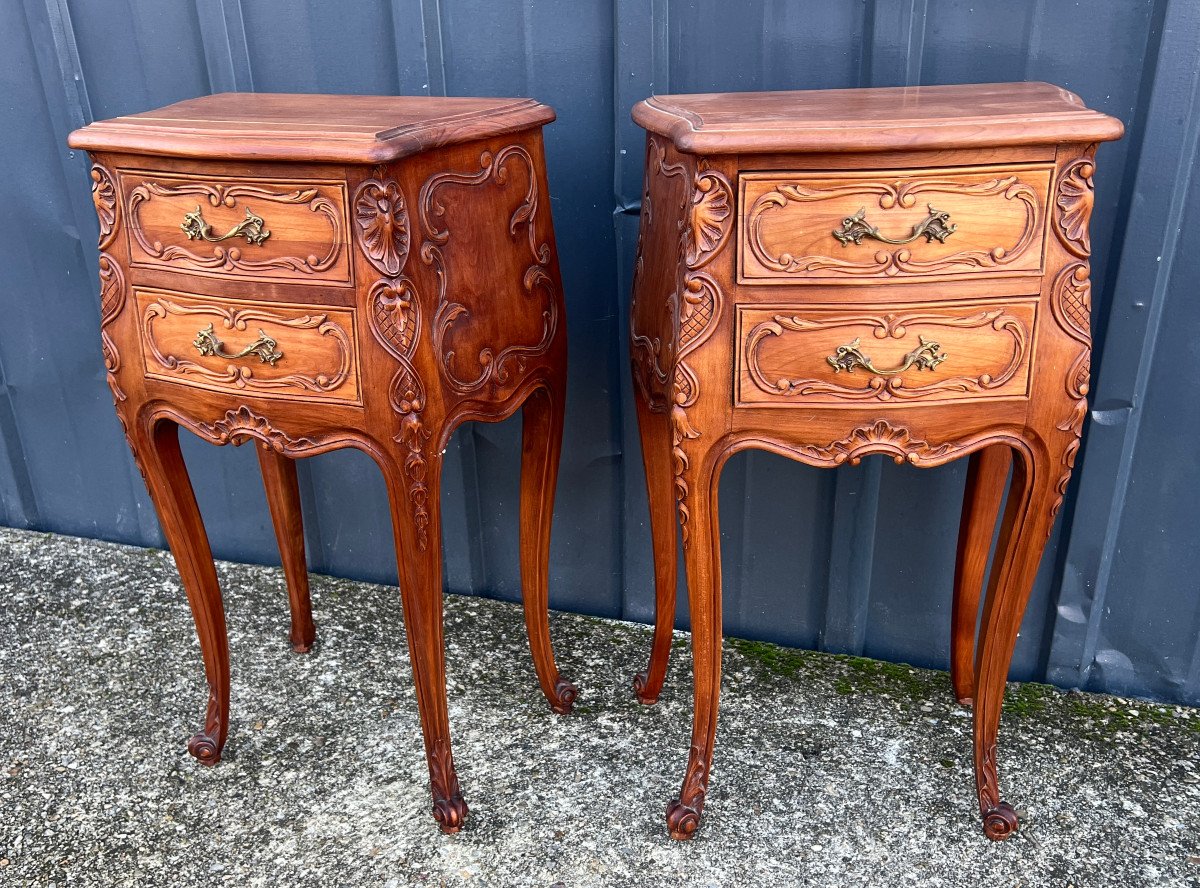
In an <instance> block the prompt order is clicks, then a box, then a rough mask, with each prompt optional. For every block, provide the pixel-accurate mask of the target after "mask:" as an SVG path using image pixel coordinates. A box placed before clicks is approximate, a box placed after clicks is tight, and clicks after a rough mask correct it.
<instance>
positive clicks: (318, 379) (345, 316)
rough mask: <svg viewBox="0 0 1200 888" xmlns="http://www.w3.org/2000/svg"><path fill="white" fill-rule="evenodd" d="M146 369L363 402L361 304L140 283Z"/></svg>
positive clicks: (282, 394)
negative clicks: (237, 296) (259, 299)
mask: <svg viewBox="0 0 1200 888" xmlns="http://www.w3.org/2000/svg"><path fill="white" fill-rule="evenodd" d="M134 294H135V297H136V302H137V311H138V318H139V321H138V329H139V332H140V338H141V346H142V359H143V361H144V367H145V375H146V376H147V377H148V378H151V379H162V380H166V381H168V382H178V383H182V384H183V385H190V386H195V387H197V388H206V389H213V390H215V391H227V392H236V393H238V394H241V395H254V396H257V397H268V398H288V399H296V400H308V401H322V402H340V403H349V404H361V403H362V400H361V395H360V389H359V378H358V377H359V373H358V351H357V348H356V345H355V339H354V330H355V327H354V311H353V310H351V309H346V308H330V307H326V306H320V305H287V304H281V303H276V302H272V303H269V304H256V303H253V302H242V301H238V300H234V299H223V298H217V297H211V296H199V295H194V294H189V293H176V292H172V291H168V290H155V289H147V288H141V287H135V288H134Z"/></svg>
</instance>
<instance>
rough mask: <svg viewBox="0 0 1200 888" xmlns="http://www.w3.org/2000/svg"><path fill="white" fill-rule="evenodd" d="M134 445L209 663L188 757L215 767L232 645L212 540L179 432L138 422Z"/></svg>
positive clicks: (225, 719) (223, 731)
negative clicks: (204, 703)
mask: <svg viewBox="0 0 1200 888" xmlns="http://www.w3.org/2000/svg"><path fill="white" fill-rule="evenodd" d="M130 443H131V445H132V447H133V450H134V453H135V455H136V456H137V458H138V461H139V463H140V465H141V466H142V468H143V470H144V472H145V475H146V486H147V487H148V488H149V490H150V497H151V499H152V500H153V501H154V507H155V509H156V510H157V511H158V518H159V522H160V523H161V524H162V529H163V535H164V536H166V538H167V545H169V546H170V547H171V554H172V555H174V556H175V565H176V567H178V569H179V578H180V580H181V581H182V582H183V589H184V592H186V593H187V598H188V604H189V605H190V606H191V609H192V618H193V620H194V621H195V623H196V635H197V637H198V638H199V640H200V654H201V656H202V657H203V658H204V677H205V678H206V679H207V681H208V707H207V709H206V711H205V714H204V727H203V729H202V730H201V731H200V732H199V733H198V734H196V735H195V736H194V737H192V738H191V739H190V740H189V741H188V752H190V753H191V754H192V755H193V756H195V757H196V760H197V761H199V762H201V763H202V764H205V765H215V764H216V763H217V762H219V761H220V760H221V750H222V749H223V748H224V746H225V737H226V735H227V734H228V732H229V642H228V639H227V636H226V633H225V607H224V605H223V604H222V602H221V587H220V586H219V585H218V584H217V571H216V568H215V567H214V566H213V559H212V551H211V550H210V549H209V545H208V535H207V534H206V533H205V532H204V522H203V521H202V520H201V518H200V509H199V507H198V506H197V505H196V496H195V494H194V493H193V491H192V483H191V480H190V479H189V478H188V473H187V467H186V466H185V465H184V462H183V454H182V453H180V450H179V427H178V426H177V425H176V424H175V423H173V422H167V421H161V422H154V421H149V422H138V423H136V424H135V428H134V433H133V436H132V438H131V439H130Z"/></svg>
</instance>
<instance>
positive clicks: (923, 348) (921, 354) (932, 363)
mask: <svg viewBox="0 0 1200 888" xmlns="http://www.w3.org/2000/svg"><path fill="white" fill-rule="evenodd" d="M917 338H918V339H920V340H921V344H920V345H919V346H918V347H917V348H914V349H913V350H912V351H910V352H909V353H908V354H906V355H905V356H904V361H903V363H901V364H900V366H899V367H897V368H896V369H894V370H880V369H878V368H877V367H876V366H875V365H874V364H872V363H871V359H870V358H868V357H867V356H866V355H864V354H863V353H862V352H861V351H860V350H859V348H858V342H859V340H857V339H855V340H854V341H853V342H850V343H847V344H846V345H839V346H838V349H837V351H836V352H834V353H833V354H831V355H830V356H829V357H827V358H826V359H825V360H826V361H828V362H829V366H831V367H832V368H833V372H834V373H840V372H841V371H842V370H845V371H846V372H847V373H853V372H854V369H855V368H856V367H862V368H863V369H864V370H866V371H867V372H868V373H874V374H875V375H876V376H896V375H898V374H900V373H903V372H904V371H905V370H907V369H908V368H909V367H914V366H915V367H916V368H917V369H918V370H932V369H933V368H934V367H936V366H937V365H938V364H940V363H942V361H944V360H946V358H948V357H949V355H947V354H943V353H942V351H941V348H942V347H941V345H940V344H938V343H936V342H933V341H932V340H929V339H926V338H925V337H924V336H918V337H917Z"/></svg>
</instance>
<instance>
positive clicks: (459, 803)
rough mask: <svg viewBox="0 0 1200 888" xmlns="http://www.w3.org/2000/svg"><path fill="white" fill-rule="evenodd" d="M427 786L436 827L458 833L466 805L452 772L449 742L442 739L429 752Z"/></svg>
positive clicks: (463, 818)
mask: <svg viewBox="0 0 1200 888" xmlns="http://www.w3.org/2000/svg"><path fill="white" fill-rule="evenodd" d="M429 784H430V789H431V790H432V792H433V817H434V819H435V820H436V821H437V822H438V826H440V827H441V829H442V832H447V833H456V832H458V831H459V830H460V829H462V826H463V823H464V822H465V821H466V819H467V803H466V802H465V801H464V800H463V796H462V789H461V788H460V787H459V783H458V775H457V774H456V773H455V772H454V756H453V755H452V753H451V751H450V741H449V740H447V739H445V738H444V737H443V738H439V739H438V740H437V741H435V742H434V744H433V748H432V749H430V750H429Z"/></svg>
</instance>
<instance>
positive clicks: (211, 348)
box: [192, 324, 283, 367]
mask: <svg viewBox="0 0 1200 888" xmlns="http://www.w3.org/2000/svg"><path fill="white" fill-rule="evenodd" d="M192 345H194V346H196V348H197V349H198V350H199V351H200V354H202V355H205V356H208V355H215V356H216V357H218V358H229V359H231V360H232V359H234V358H245V357H249V356H250V355H256V356H257V357H258V359H259V360H260V361H262V362H263V363H264V364H270V365H271V366H272V367H274V366H275V362H276V361H278V360H279V359H280V358H282V357H283V352H281V351H278V350H276V345H278V343H276V342H275V340H274V339H272V338H271V337H270V336H268V335H267V334H266V333H265V332H263V331H262V330H259V331H258V339H256V340H254V341H253V342H252V343H250V344H249V345H248V346H246V347H245V348H244V349H242V350H241V351H240V352H227V351H225V346H224V344H223V343H222V342H221V340H220V339H218V338H217V334H216V332H214V331H213V325H212V324H209V325H208V326H207V327H205V328H204V329H203V330H201V331H200V332H199V333H197V334H196V339H195V341H194V342H192Z"/></svg>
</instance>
